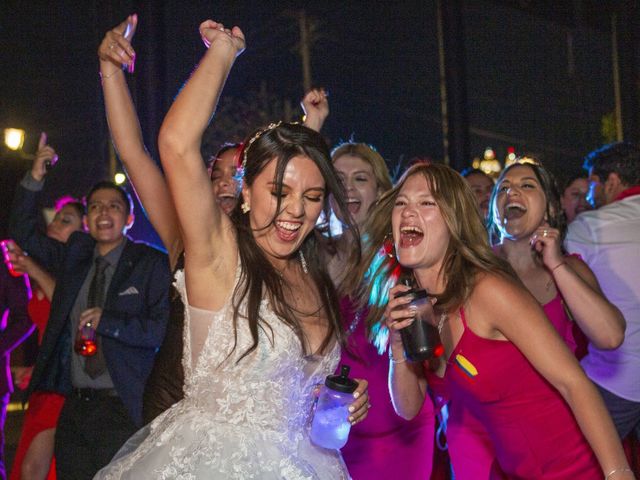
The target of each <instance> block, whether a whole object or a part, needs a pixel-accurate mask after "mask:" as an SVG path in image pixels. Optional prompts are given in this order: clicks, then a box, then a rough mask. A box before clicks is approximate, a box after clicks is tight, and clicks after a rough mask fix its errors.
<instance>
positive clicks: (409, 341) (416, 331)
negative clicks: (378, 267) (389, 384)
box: [396, 277, 440, 362]
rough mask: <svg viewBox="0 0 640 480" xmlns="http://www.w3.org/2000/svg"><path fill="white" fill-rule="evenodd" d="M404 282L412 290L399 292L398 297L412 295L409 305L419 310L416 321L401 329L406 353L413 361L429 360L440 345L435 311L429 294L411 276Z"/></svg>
mask: <svg viewBox="0 0 640 480" xmlns="http://www.w3.org/2000/svg"><path fill="white" fill-rule="evenodd" d="M403 283H404V284H405V285H407V286H409V287H411V290H408V291H406V292H401V293H398V294H397V295H396V297H403V296H406V295H410V296H411V297H412V300H411V303H410V304H409V305H410V306H412V307H414V308H415V309H416V310H417V312H416V317H415V321H414V322H413V323H412V324H411V325H409V326H408V327H406V328H403V329H402V330H400V336H401V338H402V346H403V347H404V354H405V356H406V357H407V358H408V359H409V360H411V361H412V362H422V361H424V360H429V359H431V358H433V357H434V356H435V355H436V352H437V351H438V350H439V349H438V347H439V345H440V335H439V334H438V329H437V328H436V327H435V322H434V315H435V313H434V311H433V306H432V305H431V302H430V301H429V294H428V293H427V291H426V290H424V289H420V288H419V287H418V286H417V285H415V283H413V282H412V281H411V279H410V278H409V277H405V279H404V280H403ZM412 283H413V284H412ZM403 308H406V307H403Z"/></svg>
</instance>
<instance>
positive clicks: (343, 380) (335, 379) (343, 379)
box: [324, 365, 358, 393]
mask: <svg viewBox="0 0 640 480" xmlns="http://www.w3.org/2000/svg"><path fill="white" fill-rule="evenodd" d="M350 369H351V368H350V367H349V365H342V366H341V367H340V375H328V376H327V379H326V380H325V382H324V384H325V385H326V386H327V388H330V389H331V390H335V391H337V392H342V393H353V392H354V391H355V390H356V388H358V382H356V381H355V380H353V379H351V378H349V370H350Z"/></svg>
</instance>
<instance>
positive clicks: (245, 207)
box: [240, 201, 251, 213]
mask: <svg viewBox="0 0 640 480" xmlns="http://www.w3.org/2000/svg"><path fill="white" fill-rule="evenodd" d="M240 209H241V210H242V213H249V210H251V206H250V205H249V203H248V202H247V201H244V202H242V205H240Z"/></svg>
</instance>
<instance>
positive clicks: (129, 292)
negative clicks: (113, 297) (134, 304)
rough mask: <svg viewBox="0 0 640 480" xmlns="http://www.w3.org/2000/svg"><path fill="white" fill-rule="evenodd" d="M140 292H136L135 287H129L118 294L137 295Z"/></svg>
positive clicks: (121, 295)
mask: <svg viewBox="0 0 640 480" xmlns="http://www.w3.org/2000/svg"><path fill="white" fill-rule="evenodd" d="M139 293H140V292H138V289H137V288H136V287H129V288H127V289H126V290H124V291H122V292H120V293H119V294H118V296H119V297H123V296H124V295H138V294H139Z"/></svg>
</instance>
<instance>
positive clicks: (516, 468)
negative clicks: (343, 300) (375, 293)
mask: <svg viewBox="0 0 640 480" xmlns="http://www.w3.org/2000/svg"><path fill="white" fill-rule="evenodd" d="M368 225H369V227H368V229H367V231H368V233H369V235H370V239H371V242H372V248H371V249H370V251H367V252H366V253H365V262H366V264H365V267H363V268H366V266H367V265H371V262H372V261H373V259H374V258H375V256H376V253H377V252H376V249H379V247H380V246H381V245H382V244H383V242H384V238H385V237H386V236H387V234H388V232H389V231H391V232H392V234H393V241H394V245H395V255H394V257H395V258H390V257H389V256H385V258H384V260H383V261H382V263H381V265H380V267H379V268H377V269H376V272H373V273H374V274H380V275H382V276H383V278H384V277H386V276H388V275H385V273H386V272H388V271H389V267H390V266H392V265H393V263H394V261H395V259H396V258H397V261H398V262H399V263H400V264H401V265H403V266H404V267H405V268H411V269H412V270H413V274H414V277H415V279H416V281H417V283H418V285H419V286H420V287H421V288H424V289H426V290H427V291H428V292H431V293H432V294H433V298H434V301H435V300H436V299H437V303H435V306H434V312H435V315H434V317H435V318H436V319H437V320H436V321H435V324H436V326H437V327H438V329H439V330H440V333H441V340H442V342H443V345H444V348H445V358H446V359H447V362H446V370H445V374H444V375H445V384H446V387H447V389H448V391H449V395H450V396H451V399H452V401H453V402H454V404H456V403H464V404H465V405H466V406H467V407H468V409H469V412H470V413H471V414H473V416H474V417H476V418H477V419H478V420H479V422H480V423H481V424H482V426H483V427H484V428H485V429H486V431H487V433H488V435H489V439H490V441H491V444H492V445H493V447H494V449H495V453H496V462H495V467H496V468H495V471H494V472H492V477H493V478H501V477H502V478H504V476H506V477H507V478H520V479H539V478H545V479H561V478H562V479H566V478H580V479H601V478H603V474H604V476H605V477H606V478H608V479H609V480H614V479H615V480H621V479H630V478H634V477H633V474H632V472H631V470H630V469H629V466H628V464H627V461H626V458H625V456H624V452H623V451H622V448H621V445H620V442H619V440H618V438H617V435H616V432H615V429H614V427H613V423H612V422H611V419H610V418H609V416H608V414H607V411H606V409H605V407H604V405H603V403H602V399H601V398H600V396H599V394H598V392H597V390H596V389H595V388H594V386H593V384H592V383H591V382H590V381H589V380H588V379H587V377H586V376H585V374H584V372H583V371H582V369H581V368H580V365H579V364H578V362H577V360H576V359H575V357H574V356H573V354H572V353H571V351H570V350H569V349H568V348H567V347H566V345H565V343H564V342H563V341H562V339H561V338H560V336H559V335H558V334H557V332H556V330H555V329H554V328H553V326H552V325H551V324H550V322H549V321H548V320H547V319H546V318H545V315H544V312H543V310H542V308H541V307H540V305H539V304H538V302H536V300H535V298H534V297H533V296H532V295H531V294H530V293H529V292H528V291H527V289H526V288H525V287H524V286H523V285H522V284H521V282H519V281H518V278H517V276H516V275H515V273H514V272H513V269H512V268H511V267H510V265H509V264H508V263H507V262H506V261H504V260H503V259H501V258H499V257H497V256H496V255H495V254H494V253H493V251H492V250H491V247H490V246H489V244H488V241H487V237H486V233H485V230H484V227H483V224H482V219H481V218H480V215H479V213H478V210H477V207H476V205H475V200H474V197H473V193H472V192H471V190H470V189H469V187H468V186H467V185H466V183H465V182H464V180H463V179H462V178H461V177H460V176H459V175H458V174H457V173H456V172H454V171H453V170H451V169H450V168H449V167H446V166H443V165H416V166H414V167H412V168H410V169H409V170H408V171H407V172H406V173H405V175H404V176H403V178H402V179H401V180H400V181H399V182H398V184H397V185H396V186H395V187H394V188H393V189H392V190H391V191H389V192H388V193H386V194H385V195H383V196H382V198H381V199H380V200H379V202H378V204H377V206H376V208H375V209H374V211H373V212H372V216H371V221H370V222H369V224H368ZM562 261H564V260H562ZM553 267H554V268H555V269H556V272H557V273H556V274H559V272H558V270H563V271H564V270H565V269H566V267H565V265H564V264H563V265H554V266H553ZM566 270H568V269H566ZM365 271H366V270H365ZM362 273H363V271H360V272H355V273H354V276H357V275H358V274H362ZM564 273H569V272H566V271H564ZM406 290H407V287H406V286H403V285H395V286H394V287H392V288H391V289H390V290H389V299H390V300H389V301H388V303H387V304H386V306H385V305H384V304H380V305H377V306H376V308H372V309H371V312H370V317H372V318H373V319H374V320H375V319H376V318H380V317H381V316H382V315H383V313H384V316H385V318H386V323H387V326H388V327H389V329H390V346H391V362H392V364H391V367H392V368H391V371H390V376H389V383H390V389H391V395H392V399H393V403H394V406H395V409H396V411H397V412H398V413H399V414H400V415H401V416H403V417H404V418H413V417H414V416H415V415H416V414H417V413H418V412H419V410H420V409H421V408H422V404H423V402H424V401H425V396H426V395H425V392H426V387H427V382H426V379H425V375H424V372H423V369H422V365H417V364H414V363H412V362H409V361H408V360H406V359H405V358H404V356H403V348H402V343H401V340H400V335H399V330H400V329H402V328H405V327H406V326H408V325H409V324H411V323H412V322H413V321H415V315H416V312H415V311H414V310H412V309H410V308H407V302H408V301H410V298H406V296H401V297H397V298H396V297H395V295H396V294H397V293H399V292H402V291H406ZM560 447H562V448H560Z"/></svg>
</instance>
